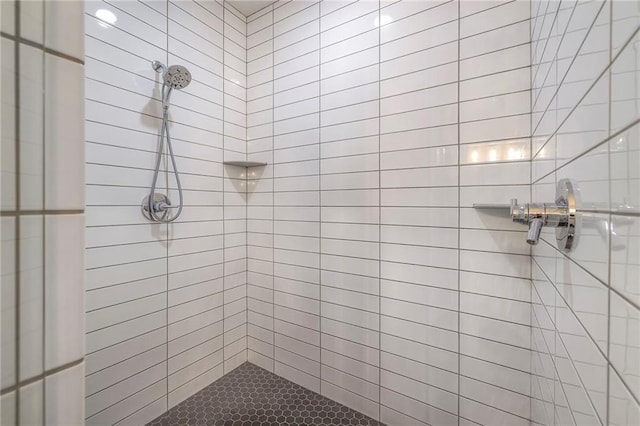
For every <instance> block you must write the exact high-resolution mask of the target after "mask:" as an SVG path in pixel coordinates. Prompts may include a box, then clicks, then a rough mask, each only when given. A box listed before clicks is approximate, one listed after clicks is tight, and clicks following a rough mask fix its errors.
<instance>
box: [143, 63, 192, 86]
mask: <svg viewBox="0 0 640 426" xmlns="http://www.w3.org/2000/svg"><path fill="white" fill-rule="evenodd" d="M151 66H152V67H153V69H154V70H155V71H156V72H157V73H162V79H163V80H164V84H165V86H167V87H170V88H171V89H178V90H180V89H184V88H185V87H187V86H188V85H189V83H191V73H190V72H189V70H188V69H187V68H186V67H184V66H182V65H171V66H170V67H167V66H166V65H165V64H163V63H162V62H160V61H153V62H152V63H151Z"/></svg>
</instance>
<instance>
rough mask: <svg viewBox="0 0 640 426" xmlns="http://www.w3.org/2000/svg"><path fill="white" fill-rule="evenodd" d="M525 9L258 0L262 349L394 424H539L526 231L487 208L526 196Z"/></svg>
mask: <svg viewBox="0 0 640 426" xmlns="http://www.w3.org/2000/svg"><path fill="white" fill-rule="evenodd" d="M529 8H530V5H529V3H528V2H524V1H522V2H521V1H516V2H456V1H443V2H435V1H419V2H416V1H395V2H394V1H391V2H382V3H379V2H375V1H362V2H346V1H322V2H316V1H297V0H296V1H293V2H285V1H279V2H275V3H273V4H272V5H269V6H267V7H265V8H263V9H262V10H260V11H258V12H256V13H255V14H253V15H251V16H249V17H248V19H247V49H248V50H247V113H248V116H247V149H248V151H247V152H248V158H249V159H250V160H255V161H266V162H267V163H268V165H267V166H266V167H264V168H260V170H256V171H255V173H256V175H255V176H249V181H248V194H247V203H248V207H247V208H248V214H247V215H248V224H247V231H248V237H247V244H248V290H247V294H248V298H249V301H248V310H249V314H248V318H249V324H248V349H249V350H248V359H249V361H251V362H254V363H256V364H258V365H260V366H262V367H264V368H267V369H269V370H270V371H275V372H276V373H277V374H280V375H282V376H284V377H286V378H288V379H290V380H292V381H294V382H296V383H299V384H301V385H303V386H305V387H308V388H309V389H312V390H314V391H316V392H320V393H322V394H323V395H325V396H328V397H329V398H332V399H335V400H337V401H339V402H340V403H343V404H345V405H348V406H350V407H352V408H354V409H357V410H359V411H361V412H363V413H365V414H367V415H369V416H371V417H374V418H376V419H380V420H381V421H383V422H385V423H388V424H457V423H458V421H459V419H460V421H464V422H466V421H469V422H476V423H491V419H495V418H498V417H499V418H501V419H503V420H502V421H503V422H505V423H508V424H528V423H529V421H530V403H529V397H530V339H529V335H530V308H531V305H530V257H529V248H528V246H527V244H526V243H525V237H524V230H523V229H522V228H520V227H518V226H515V225H511V224H509V223H506V221H505V220H504V219H501V218H495V217H493V216H490V215H487V214H482V213H478V212H477V211H476V210H473V209H472V204H473V203H476V202H481V203H482V202H489V203H491V202H494V203H507V202H508V199H509V198H510V197H518V198H519V199H520V200H522V201H528V199H529V192H530V191H529V185H530V179H531V178H530V168H529V167H530V166H529V164H530V161H529V160H530V146H531V141H530V134H531V133H530V131H531V130H530V84H531V83H530V78H529V75H530V67H529V64H530V52H529V40H530V37H529V31H530V30H529V25H530V23H529V16H530V15H529V14H530V9H529ZM252 170H253V169H252ZM505 223H506V228H505Z"/></svg>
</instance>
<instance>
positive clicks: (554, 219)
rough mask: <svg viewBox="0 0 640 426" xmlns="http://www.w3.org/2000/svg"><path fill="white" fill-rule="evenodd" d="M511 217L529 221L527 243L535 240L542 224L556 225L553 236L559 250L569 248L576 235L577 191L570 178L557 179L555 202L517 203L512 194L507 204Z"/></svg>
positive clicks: (524, 222) (515, 219)
mask: <svg viewBox="0 0 640 426" xmlns="http://www.w3.org/2000/svg"><path fill="white" fill-rule="evenodd" d="M509 213H510V216H511V220H513V221H514V222H518V223H522V224H525V225H529V231H528V233H527V243H528V244H531V245H536V244H538V241H539V239H540V233H541V232H542V227H543V226H549V227H555V228H556V240H557V242H558V247H559V248H560V249H561V250H564V251H569V250H570V249H571V247H572V246H573V245H574V240H575V238H576V226H577V214H576V192H575V189H574V184H573V183H572V182H571V181H570V180H569V179H562V180H561V181H560V182H558V187H557V190H556V201H555V202H554V203H523V204H518V200H516V199H515V198H514V199H512V200H511V203H510V205H509Z"/></svg>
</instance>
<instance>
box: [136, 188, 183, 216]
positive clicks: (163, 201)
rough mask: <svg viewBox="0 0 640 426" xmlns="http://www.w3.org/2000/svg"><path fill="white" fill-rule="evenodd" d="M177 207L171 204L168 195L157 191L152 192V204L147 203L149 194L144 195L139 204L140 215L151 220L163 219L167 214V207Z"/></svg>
mask: <svg viewBox="0 0 640 426" xmlns="http://www.w3.org/2000/svg"><path fill="white" fill-rule="evenodd" d="M177 207H178V206H172V205H171V200H169V197H167V196H166V195H164V194H159V193H157V192H156V193H155V194H153V204H150V203H149V196H148V195H147V196H146V197H144V199H143V200H142V204H141V205H140V209H141V210H142V215H143V216H144V217H146V218H147V219H148V220H150V221H152V222H162V221H165V220H166V219H167V217H168V215H169V209H175V208H177ZM151 209H153V213H154V214H153V215H152V214H151V211H150V210H151ZM158 219H160V220H158Z"/></svg>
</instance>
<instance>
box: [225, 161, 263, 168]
mask: <svg viewBox="0 0 640 426" xmlns="http://www.w3.org/2000/svg"><path fill="white" fill-rule="evenodd" d="M222 164H224V165H225V166H238V167H262V166H266V165H267V163H264V162H262V161H225V162H223V163H222Z"/></svg>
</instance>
